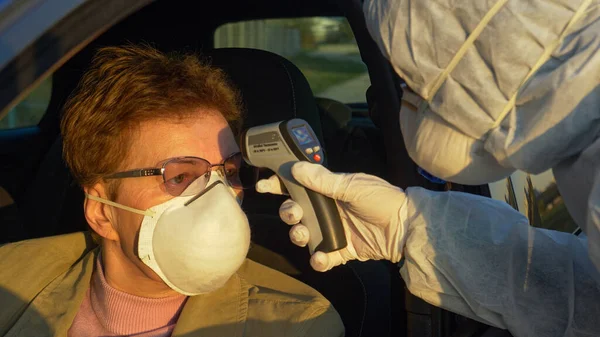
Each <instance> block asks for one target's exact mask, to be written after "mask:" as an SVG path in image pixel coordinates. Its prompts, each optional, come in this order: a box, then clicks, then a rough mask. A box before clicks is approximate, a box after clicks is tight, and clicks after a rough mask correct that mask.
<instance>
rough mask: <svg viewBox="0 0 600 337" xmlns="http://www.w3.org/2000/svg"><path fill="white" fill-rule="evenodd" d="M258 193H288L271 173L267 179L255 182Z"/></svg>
mask: <svg viewBox="0 0 600 337" xmlns="http://www.w3.org/2000/svg"><path fill="white" fill-rule="evenodd" d="M256 191H257V192H258V193H271V194H279V195H288V191H287V190H286V189H285V186H284V185H283V183H282V182H281V180H280V179H279V177H278V176H277V175H275V174H274V175H272V176H271V177H269V179H261V180H259V181H258V182H257V183H256Z"/></svg>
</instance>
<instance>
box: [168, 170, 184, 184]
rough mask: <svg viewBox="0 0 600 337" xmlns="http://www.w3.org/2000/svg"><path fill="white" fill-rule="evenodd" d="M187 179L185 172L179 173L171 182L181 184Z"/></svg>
mask: <svg viewBox="0 0 600 337" xmlns="http://www.w3.org/2000/svg"><path fill="white" fill-rule="evenodd" d="M184 181H185V173H182V174H178V175H176V176H175V177H173V178H171V180H170V182H171V183H173V184H181V183H182V182H184Z"/></svg>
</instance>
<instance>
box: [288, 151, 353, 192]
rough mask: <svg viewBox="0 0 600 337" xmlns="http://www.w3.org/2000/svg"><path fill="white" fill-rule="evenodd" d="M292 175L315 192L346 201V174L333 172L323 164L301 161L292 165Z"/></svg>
mask: <svg viewBox="0 0 600 337" xmlns="http://www.w3.org/2000/svg"><path fill="white" fill-rule="evenodd" d="M292 175H293V176H294V178H295V179H296V180H297V181H298V182H299V183H300V184H302V185H304V186H305V187H307V188H309V189H311V190H313V191H315V192H318V193H321V194H323V195H325V196H327V197H330V198H333V199H339V200H342V201H346V200H343V194H344V191H345V187H346V185H347V184H346V183H344V180H345V177H346V176H347V175H346V174H340V173H338V174H336V173H332V172H331V171H329V170H328V169H326V168H325V167H323V165H319V164H313V163H309V162H303V161H301V162H297V163H296V164H294V166H292ZM340 187H341V188H340Z"/></svg>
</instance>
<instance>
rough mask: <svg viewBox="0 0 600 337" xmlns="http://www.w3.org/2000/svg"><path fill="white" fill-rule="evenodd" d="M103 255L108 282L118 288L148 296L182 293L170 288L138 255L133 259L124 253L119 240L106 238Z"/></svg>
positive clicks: (166, 295)
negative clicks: (107, 239)
mask: <svg viewBox="0 0 600 337" xmlns="http://www.w3.org/2000/svg"><path fill="white" fill-rule="evenodd" d="M101 257H102V265H103V268H104V277H105V278H106V282H107V283H108V284H109V285H110V286H111V287H113V288H115V289H117V290H120V291H123V292H126V293H128V294H131V295H134V296H141V297H147V298H163V297H170V296H177V295H181V294H179V293H178V292H176V291H175V290H173V289H171V288H169V286H167V285H166V284H165V283H164V282H163V281H162V280H161V279H160V277H159V276H158V275H156V273H154V272H153V271H152V270H151V269H150V268H149V267H147V266H146V265H144V263H143V262H142V261H141V260H139V259H137V257H134V258H135V259H137V260H136V261H132V259H131V258H130V257H129V256H127V255H126V254H124V252H123V250H122V249H121V246H120V244H119V242H116V241H106V240H105V242H103V244H102V256H101Z"/></svg>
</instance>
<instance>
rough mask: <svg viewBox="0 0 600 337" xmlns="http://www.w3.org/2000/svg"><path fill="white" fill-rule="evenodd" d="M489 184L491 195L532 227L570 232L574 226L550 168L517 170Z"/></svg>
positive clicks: (575, 226) (575, 227) (573, 229)
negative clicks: (521, 215)
mask: <svg viewBox="0 0 600 337" xmlns="http://www.w3.org/2000/svg"><path fill="white" fill-rule="evenodd" d="M489 186H490V193H491V195H492V198H494V199H498V200H502V201H505V202H507V203H509V204H510V205H511V206H512V207H513V208H515V209H516V210H518V211H519V212H521V213H523V214H524V215H525V216H527V218H528V219H529V223H530V224H531V225H532V226H535V227H540V228H547V229H553V230H558V231H562V232H570V233H573V232H574V231H575V230H576V229H577V225H576V224H575V221H574V220H573V218H571V215H570V214H569V212H568V211H567V207H566V205H565V203H564V202H563V199H562V197H561V195H560V192H559V191H558V188H557V187H556V181H555V180H554V176H553V175H552V171H550V170H548V171H546V172H543V173H541V174H537V175H532V174H527V173H525V172H522V171H517V172H515V173H513V174H512V175H511V176H510V177H508V178H506V179H505V180H501V181H498V182H495V183H492V184H490V185H489Z"/></svg>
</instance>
